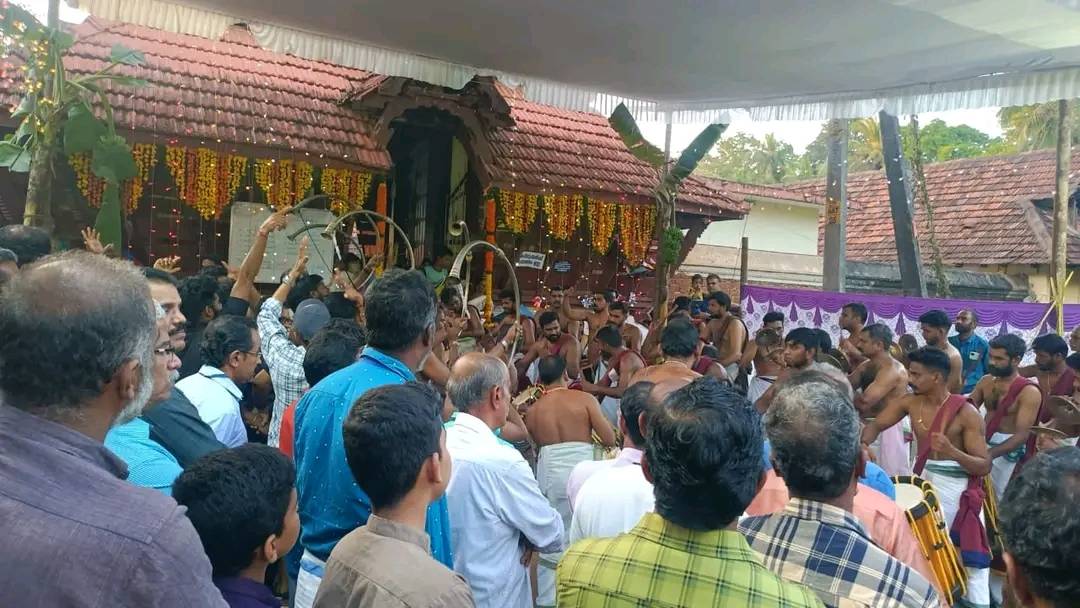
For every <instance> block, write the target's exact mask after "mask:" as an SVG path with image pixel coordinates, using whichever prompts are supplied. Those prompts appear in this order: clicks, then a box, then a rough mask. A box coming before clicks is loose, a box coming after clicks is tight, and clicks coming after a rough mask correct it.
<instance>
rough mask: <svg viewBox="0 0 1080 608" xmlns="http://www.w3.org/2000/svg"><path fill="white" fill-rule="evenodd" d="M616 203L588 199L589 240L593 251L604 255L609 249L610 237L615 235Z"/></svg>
mask: <svg viewBox="0 0 1080 608" xmlns="http://www.w3.org/2000/svg"><path fill="white" fill-rule="evenodd" d="M618 207H619V205H618V204H617V203H609V202H607V201H598V200H594V199H589V238H590V240H591V242H590V246H591V247H592V248H593V251H595V252H596V253H599V254H600V255H604V254H606V253H607V252H608V249H611V235H612V234H614V233H615V212H616V211H617V210H618Z"/></svg>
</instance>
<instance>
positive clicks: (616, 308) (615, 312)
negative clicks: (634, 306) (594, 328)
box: [597, 302, 644, 353]
mask: <svg viewBox="0 0 1080 608" xmlns="http://www.w3.org/2000/svg"><path fill="white" fill-rule="evenodd" d="M629 316H630V310H629V308H627V306H626V303H624V302H612V303H611V304H610V305H609V306H608V323H610V324H611V325H614V326H615V328H616V329H618V330H619V333H620V334H622V339H623V342H624V343H626V347H627V348H629V349H630V350H632V351H635V352H639V353H640V352H641V342H642V340H643V339H644V337H643V336H642V334H641V329H639V328H638V326H637V325H634V324H633V323H627V322H626V321H627V318H628V317H629ZM597 335H599V334H597Z"/></svg>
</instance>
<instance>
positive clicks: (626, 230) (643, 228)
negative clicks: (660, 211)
mask: <svg viewBox="0 0 1080 608" xmlns="http://www.w3.org/2000/svg"><path fill="white" fill-rule="evenodd" d="M619 211H620V214H619V215H620V217H619V248H620V250H621V251H622V254H623V256H624V257H626V261H627V262H629V263H630V265H631V266H637V265H638V264H641V263H642V262H643V261H645V256H646V254H648V252H649V245H650V244H652V239H653V230H654V229H655V228H656V209H655V208H654V207H652V206H649V205H620V206H619Z"/></svg>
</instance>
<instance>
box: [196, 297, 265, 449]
mask: <svg viewBox="0 0 1080 608" xmlns="http://www.w3.org/2000/svg"><path fill="white" fill-rule="evenodd" d="M259 346H260V344H259V332H258V331H257V330H256V328H255V322H254V321H252V320H251V319H248V318H245V317H236V316H232V315H225V316H222V317H218V318H217V319H214V320H213V321H211V322H210V324H209V325H207V326H206V331H205V332H204V333H203V339H202V344H201V345H200V348H201V349H202V350H201V354H202V359H203V361H204V362H205V363H206V365H203V366H202V367H201V368H200V369H199V371H198V373H195V374H193V375H191V376H188V377H187V378H184V379H183V380H181V381H180V382H177V383H176V388H178V389H180V392H182V393H184V396H185V397H187V398H188V400H189V401H191V404H192V405H194V406H195V409H197V410H198V411H199V417H200V418H202V419H203V421H204V422H206V424H208V425H210V428H211V429H213V431H214V436H215V437H217V438H218V441H221V443H224V444H225V445H226V446H227V447H230V448H233V447H236V446H239V445H243V444H245V443H247V429H246V428H245V427H244V419H243V417H242V416H241V415H240V399H241V396H242V394H241V392H240V385H243V384H247V383H248V382H251V378H252V377H253V376H254V375H255V366H256V365H258V363H259Z"/></svg>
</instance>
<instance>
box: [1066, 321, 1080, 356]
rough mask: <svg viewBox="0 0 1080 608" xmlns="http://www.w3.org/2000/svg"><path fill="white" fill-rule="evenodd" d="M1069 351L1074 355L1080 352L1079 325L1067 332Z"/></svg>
mask: <svg viewBox="0 0 1080 608" xmlns="http://www.w3.org/2000/svg"><path fill="white" fill-rule="evenodd" d="M1069 349H1070V350H1072V352H1074V353H1076V352H1080V325H1077V326H1076V327H1074V328H1073V330H1072V331H1071V332H1069Z"/></svg>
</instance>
